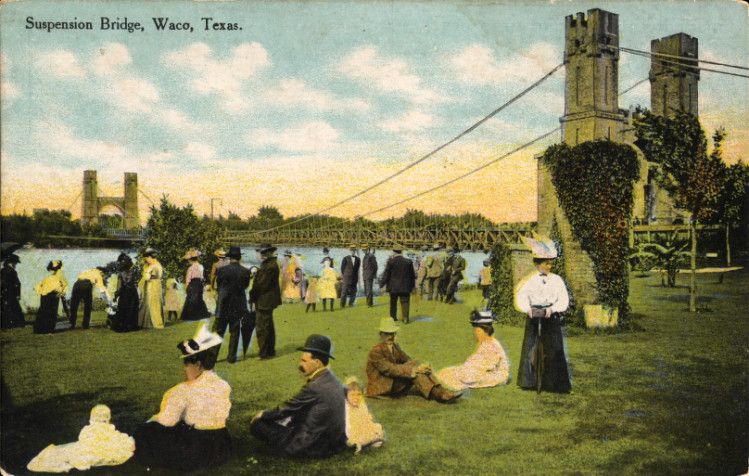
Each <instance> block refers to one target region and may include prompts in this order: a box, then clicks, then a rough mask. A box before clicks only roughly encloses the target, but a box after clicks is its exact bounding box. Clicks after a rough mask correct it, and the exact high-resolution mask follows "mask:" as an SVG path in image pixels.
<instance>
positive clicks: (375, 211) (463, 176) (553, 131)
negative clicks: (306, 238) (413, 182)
mask: <svg viewBox="0 0 749 476" xmlns="http://www.w3.org/2000/svg"><path fill="white" fill-rule="evenodd" d="M559 130H561V127H557V128H556V129H554V130H551V131H549V132H547V133H545V134H543V135H540V136H538V137H536V138H535V139H533V140H531V141H529V142H526V143H525V144H523V145H521V146H519V147H516V148H515V149H513V150H511V151H510V152H507V153H505V154H502V155H500V156H499V157H497V158H495V159H492V160H490V161H489V162H487V163H485V164H483V165H480V166H478V167H476V168H475V169H472V170H470V171H468V172H466V173H464V174H462V175H459V176H457V177H455V178H454V179H451V180H448V181H447V182H444V183H442V184H440V185H437V186H435V187H432V188H430V189H427V190H424V191H423V192H419V193H417V194H416V195H412V196H410V197H408V198H404V199H403V200H400V201H398V202H395V203H393V204H390V205H388V206H386V207H381V208H378V209H377V210H372V211H370V212H367V213H364V214H361V215H357V216H356V217H355V219H356V218H361V217H366V216H369V215H372V214H374V213H378V212H381V211H384V210H387V209H388V208H392V207H394V206H396V205H400V204H402V203H405V202H408V201H411V200H413V199H415V198H418V197H421V196H422V195H426V194H428V193H431V192H434V191H435V190H439V189H441V188H444V187H446V186H448V185H451V184H453V183H455V182H457V181H458V180H461V179H464V178H466V177H468V176H469V175H473V174H475V173H476V172H478V171H480V170H483V169H485V168H487V167H489V166H490V165H494V164H495V163H497V162H499V161H500V160H502V159H505V158H507V157H509V156H511V155H513V154H515V153H517V152H519V151H521V150H523V149H525V148H526V147H529V146H531V145H533V144H535V143H536V142H538V141H540V140H542V139H545V138H547V137H548V136H550V135H552V134H554V133H555V132H558V131H559Z"/></svg>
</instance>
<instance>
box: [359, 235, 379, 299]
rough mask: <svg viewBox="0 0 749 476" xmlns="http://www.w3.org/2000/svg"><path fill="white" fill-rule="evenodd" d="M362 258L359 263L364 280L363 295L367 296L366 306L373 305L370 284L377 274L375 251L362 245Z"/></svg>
mask: <svg viewBox="0 0 749 476" xmlns="http://www.w3.org/2000/svg"><path fill="white" fill-rule="evenodd" d="M363 248H364V250H365V251H364V258H362V264H361V277H362V281H364V296H365V297H366V298H367V306H369V307H372V306H374V294H373V293H372V285H373V284H374V278H375V276H377V258H376V257H375V252H374V250H373V249H372V247H371V246H369V245H364V246H363Z"/></svg>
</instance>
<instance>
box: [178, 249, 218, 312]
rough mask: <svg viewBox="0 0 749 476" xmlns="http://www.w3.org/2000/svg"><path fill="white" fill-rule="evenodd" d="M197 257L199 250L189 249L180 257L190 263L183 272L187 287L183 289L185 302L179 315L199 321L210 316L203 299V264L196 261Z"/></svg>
mask: <svg viewBox="0 0 749 476" xmlns="http://www.w3.org/2000/svg"><path fill="white" fill-rule="evenodd" d="M198 257H200V251H198V250H190V251H188V252H187V253H186V254H185V256H183V257H182V259H185V260H187V261H188V262H189V263H190V267H189V268H187V273H186V274H185V285H186V286H187V288H186V289H185V304H184V306H182V315H181V316H180V318H181V319H182V320H183V321H199V320H201V319H208V318H210V317H211V313H210V312H209V311H208V307H207V306H206V304H205V301H204V300H203V291H204V287H205V277H204V275H203V266H202V265H201V264H200V263H198Z"/></svg>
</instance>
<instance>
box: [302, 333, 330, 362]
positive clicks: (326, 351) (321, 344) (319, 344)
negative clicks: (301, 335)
mask: <svg viewBox="0 0 749 476" xmlns="http://www.w3.org/2000/svg"><path fill="white" fill-rule="evenodd" d="M330 346H331V343H330V337H328V336H323V335H320V334H312V335H311V336H309V337H307V341H306V342H305V343H304V347H297V349H296V350H301V351H303V352H311V353H313V354H322V355H326V356H328V357H330V358H331V359H335V357H333V354H331V353H330Z"/></svg>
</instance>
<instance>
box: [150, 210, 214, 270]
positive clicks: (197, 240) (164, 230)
mask: <svg viewBox="0 0 749 476" xmlns="http://www.w3.org/2000/svg"><path fill="white" fill-rule="evenodd" d="M220 236H221V231H220V228H219V227H218V226H217V225H216V224H215V223H214V222H213V220H201V219H200V218H198V216H197V215H196V214H195V211H194V209H193V206H192V205H191V204H187V205H186V206H185V207H184V208H179V207H177V206H175V205H173V204H172V203H170V202H169V200H167V198H166V197H162V198H161V204H160V206H159V208H156V206H152V207H151V216H150V217H149V218H148V224H147V225H146V239H145V242H144V243H143V247H142V249H141V251H143V250H145V249H146V248H155V249H156V250H158V251H159V262H160V263H161V265H162V266H163V267H164V275H165V276H166V277H167V278H176V277H181V276H182V274H183V271H184V269H185V266H184V262H183V261H182V256H184V254H185V253H186V252H187V251H189V250H191V249H197V250H200V251H202V252H203V256H201V257H200V258H199V259H198V261H199V262H200V263H201V264H203V266H205V267H206V268H209V266H207V264H208V262H207V260H209V259H210V258H211V256H213V254H212V252H213V251H214V250H217V249H219V248H221V242H220Z"/></svg>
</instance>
